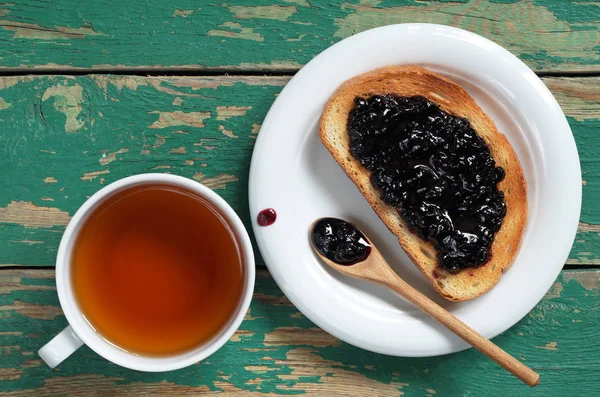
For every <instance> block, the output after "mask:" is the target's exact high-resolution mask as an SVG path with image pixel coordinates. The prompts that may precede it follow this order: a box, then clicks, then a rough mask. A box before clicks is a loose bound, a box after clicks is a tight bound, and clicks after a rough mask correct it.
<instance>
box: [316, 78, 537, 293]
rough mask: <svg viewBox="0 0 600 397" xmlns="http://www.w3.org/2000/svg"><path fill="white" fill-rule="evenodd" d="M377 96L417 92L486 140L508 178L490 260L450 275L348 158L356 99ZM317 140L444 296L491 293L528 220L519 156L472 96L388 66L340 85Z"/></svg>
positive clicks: (503, 186) (503, 185) (444, 81)
mask: <svg viewBox="0 0 600 397" xmlns="http://www.w3.org/2000/svg"><path fill="white" fill-rule="evenodd" d="M377 94H396V95H400V96H414V95H420V96H423V97H425V98H427V99H429V100H430V101H432V102H434V103H436V104H438V105H439V106H440V107H441V109H442V110H444V111H445V112H447V113H450V114H453V115H456V116H459V117H464V118H466V119H468V120H469V122H470V123H471V126H472V127H473V128H474V129H475V131H476V132H477V133H478V134H479V135H480V136H481V137H482V138H483V139H484V140H485V141H486V143H487V144H488V146H489V148H490V151H491V154H492V157H493V158H494V160H495V161H496V164H497V165H498V166H500V167H502V168H504V170H505V172H506V176H505V178H504V180H503V181H502V182H500V183H499V184H498V189H499V190H500V191H502V192H503V193H504V197H505V201H506V216H505V217H504V220H503V222H502V225H501V227H500V230H499V231H498V232H497V233H496V235H495V238H494V241H493V243H492V246H491V255H490V259H489V262H487V263H486V264H485V265H483V266H481V267H479V268H468V269H465V270H463V271H461V272H459V273H456V274H451V273H449V272H446V271H444V270H443V269H442V268H440V267H438V261H437V252H436V250H435V248H434V247H433V245H432V244H431V243H430V242H428V241H426V240H423V239H422V238H421V237H419V236H418V235H417V234H415V233H413V232H412V231H411V230H410V228H409V226H408V224H407V223H406V222H405V221H404V220H403V219H402V217H401V216H400V214H399V213H398V211H397V210H396V209H394V208H393V207H391V206H389V205H387V204H385V203H384V202H383V201H382V200H381V199H380V198H379V192H378V191H377V190H375V188H374V187H373V186H372V185H371V182H370V179H369V178H370V172H369V171H368V170H367V169H365V168H363V167H362V166H361V165H360V163H359V162H358V161H357V160H356V159H355V158H354V157H352V154H351V152H350V142H349V141H350V139H349V136H348V130H347V124H348V114H349V112H350V111H351V110H352V109H353V108H354V100H355V98H356V97H359V96H361V97H369V96H372V95H377ZM319 133H320V137H321V141H322V142H323V144H324V145H325V147H327V149H328V150H329V152H330V153H331V154H332V155H333V157H334V158H335V159H336V161H337V162H338V163H339V164H340V165H341V167H342V168H343V169H344V172H345V173H346V175H347V176H348V177H349V178H350V179H352V181H353V182H354V183H355V184H356V186H357V187H358V188H359V189H360V191H361V192H362V194H363V196H364V197H365V198H366V199H367V201H368V202H369V204H370V205H371V207H372V208H373V210H375V212H376V213H377V215H379V217H380V218H381V220H382V221H383V222H384V223H385V224H386V226H387V227H388V229H389V230H390V231H391V232H392V233H394V234H395V235H396V236H397V237H398V240H399V242H400V245H401V246H402V248H403V249H404V251H406V253H407V254H408V256H409V257H410V258H411V259H412V261H413V262H414V263H415V265H417V267H418V268H419V269H420V270H421V271H422V272H423V274H424V275H425V277H427V278H428V279H429V280H430V281H431V283H432V284H433V286H434V287H435V289H436V290H437V291H438V292H439V293H440V294H441V295H442V296H443V297H444V298H446V299H449V300H452V301H463V300H468V299H472V298H475V297H477V296H480V295H481V294H483V293H485V292H487V291H489V290H490V289H491V288H492V287H493V286H494V285H495V284H496V283H497V282H498V281H499V279H500V276H501V275H502V274H503V273H504V272H505V271H506V270H507V269H508V268H509V267H510V266H511V264H512V262H513V261H514V259H515V257H516V255H517V252H518V250H519V245H520V243H521V239H522V236H523V232H524V229H525V224H526V222H527V184H526V181H525V177H524V176H523V169H522V168H521V164H520V163H519V159H518V158H517V155H516V154H515V152H514V150H513V148H512V147H511V146H510V144H509V143H508V140H507V139H506V137H505V136H504V135H502V134H501V133H500V132H498V130H497V129H496V126H495V125H494V122H493V121H492V120H491V119H490V118H489V117H488V116H487V115H486V114H485V113H484V112H483V111H482V110H481V108H480V107H479V106H477V103H475V100H474V99H473V98H472V97H471V96H470V95H469V94H468V93H467V92H466V91H465V90H464V89H463V88H462V87H461V86H459V85H458V84H456V83H454V82H452V81H451V80H449V79H447V78H445V77H443V76H441V75H439V74H437V73H434V72H431V71H429V70H427V69H424V68H421V67H415V66H391V67H385V68H381V69H377V70H373V71H371V72H368V73H365V74H362V75H360V76H356V77H354V78H352V79H350V80H348V81H346V82H345V83H343V84H342V85H341V86H340V87H339V88H338V89H337V91H336V92H335V93H334V94H333V96H332V97H331V98H330V99H329V102H328V103H327V105H326V106H325V111H324V112H323V115H322V117H321V122H320V130H319Z"/></svg>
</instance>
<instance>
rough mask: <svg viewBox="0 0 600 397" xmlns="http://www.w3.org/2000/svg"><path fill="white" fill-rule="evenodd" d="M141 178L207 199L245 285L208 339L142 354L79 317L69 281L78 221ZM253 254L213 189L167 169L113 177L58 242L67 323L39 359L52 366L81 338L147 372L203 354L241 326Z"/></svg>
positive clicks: (195, 359) (58, 279)
mask: <svg viewBox="0 0 600 397" xmlns="http://www.w3.org/2000/svg"><path fill="white" fill-rule="evenodd" d="M144 184H161V185H171V186H176V187H180V188H183V189H186V190H189V191H191V192H194V193H196V194H198V195H199V196H200V197H202V198H204V199H205V200H207V201H208V202H209V203H210V204H212V205H213V206H214V207H215V208H216V209H217V210H218V211H219V213H220V214H221V215H222V216H223V218H224V219H225V220H226V221H227V222H228V224H229V226H230V228H231V230H232V231H233V233H234V235H235V238H236V239H237V242H238V245H239V247H240V252H241V259H242V262H243V263H242V266H243V269H244V272H243V273H244V291H242V293H241V294H240V299H239V302H238V306H237V309H236V310H235V311H234V312H233V313H232V315H231V317H230V319H229V322H228V323H227V325H226V326H224V327H223V329H221V331H220V332H219V333H218V334H217V335H215V336H214V337H213V338H212V339H210V340H208V341H206V342H205V343H204V344H202V345H200V346H198V347H196V348H194V349H193V350H190V351H187V352H184V353H180V354H176V355H172V356H156V357H152V356H141V355H137V354H134V353H129V352H127V351H125V350H123V349H120V348H119V347H117V346H115V345H113V344H111V343H109V342H108V341H106V340H105V339H104V338H103V337H102V336H100V335H99V334H98V333H97V332H96V331H94V329H93V328H92V327H91V326H90V324H89V323H88V322H87V320H86V319H85V318H84V316H83V314H82V312H81V309H80V308H79V306H78V304H77V301H76V299H75V296H74V294H73V285H72V281H71V254H72V251H73V246H74V243H75V240H76V238H77V235H78V233H79V231H80V230H81V226H82V225H83V223H84V222H85V221H86V219H87V217H88V215H89V214H91V213H92V212H93V211H94V209H95V208H96V207H97V206H98V205H100V204H101V203H102V202H104V200H106V199H108V198H109V197H111V196H112V195H113V194H115V193H117V192H119V191H121V190H123V189H128V188H131V187H132V186H139V185H144ZM254 277H255V269H254V254H253V251H252V244H251V243H250V238H249V237H248V232H247V231H246V229H245V228H244V225H243V224H242V221H241V220H240V218H239V217H238V216H237V214H236V213H235V212H234V211H233V209H232V208H231V207H230V206H229V205H228V204H227V203H226V202H225V200H223V199H222V198H221V197H220V196H219V195H218V194H216V193H214V192H213V191H212V190H210V189H209V188H207V187H206V186H204V185H202V184H200V183H198V182H195V181H193V180H191V179H187V178H184V177H181V176H175V175H169V174H141V175H135V176H131V177H128V178H124V179H121V180H119V181H117V182H114V183H112V184H110V185H108V186H106V187H105V188H103V189H101V190H100V191H98V192H97V193H96V194H94V195H93V196H92V197H90V198H89V199H88V200H87V201H86V202H85V203H84V204H83V205H82V206H81V208H79V210H78V211H77V212H76V213H75V216H73V218H72V219H71V222H70V223H69V225H68V226H67V229H66V230H65V233H64V235H63V237H62V240H61V242H60V247H59V249H58V256H57V258H56V288H57V290H58V297H59V299H60V304H61V306H62V309H63V311H64V313H65V316H66V317H67V320H68V321H69V326H67V328H65V329H64V330H63V331H62V332H61V333H60V334H58V335H57V336H55V337H54V338H53V339H52V340H51V341H50V342H48V343H47V344H46V345H45V346H44V347H42V348H41V349H40V350H39V355H40V357H42V358H43V359H44V361H45V362H46V363H47V364H48V365H49V366H50V367H51V368H54V367H56V366H57V365H58V364H60V363H61V362H62V361H63V360H65V359H66V358H67V357H69V356H70V355H71V354H72V353H73V352H74V351H75V350H77V349H78V348H79V347H81V346H82V345H83V344H84V343H85V344H86V345H88V346H89V347H90V348H91V349H92V350H94V351H95V352H96V353H98V354H99V355H101V356H102V357H104V358H106V359H107V360H109V361H112V362H113V363H115V364H118V365H120V366H122V367H126V368H131V369H135V370H138V371H147V372H162V371H171V370H175V369H179V368H183V367H187V366H189V365H192V364H194V363H196V362H198V361H201V360H203V359H205V358H206V357H208V356H210V355H211V354H212V353H214V352H215V351H216V350H217V349H219V348H220V347H221V346H223V345H224V344H225V343H226V342H227V341H228V340H229V338H231V336H232V335H233V333H234V332H235V331H236V330H237V328H238V327H239V326H240V324H241V322H242V320H243V318H244V315H245V314H246V312H247V310H248V307H249V306H250V300H251V299H252V292H253V290H254Z"/></svg>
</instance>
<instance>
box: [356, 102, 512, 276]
mask: <svg viewBox="0 0 600 397" xmlns="http://www.w3.org/2000/svg"><path fill="white" fill-rule="evenodd" d="M348 134H349V138H350V150H351V152H352V156H353V157H354V158H355V159H357V160H358V161H359V162H360V164H361V165H362V166H363V167H365V168H366V169H367V170H369V171H370V174H371V176H370V178H371V184H372V185H373V187H375V189H376V190H378V191H379V193H380V197H381V199H382V200H383V201H384V202H385V203H386V204H388V205H391V206H393V207H395V208H396V209H397V210H398V212H399V213H400V215H401V216H402V218H403V219H404V220H405V221H406V223H407V224H408V225H409V226H410V227H411V229H412V230H413V232H416V233H417V234H418V235H419V236H421V237H422V238H423V239H425V240H428V241H430V242H431V243H432V244H433V246H434V247H435V249H436V251H437V254H438V255H437V258H438V266H439V267H441V268H442V269H445V270H447V271H448V272H450V273H458V272H460V271H461V270H463V269H465V268H469V267H479V266H482V265H484V264H485V263H486V262H487V261H488V260H489V258H490V248H491V246H492V242H493V239H494V235H495V233H496V232H498V230H499V229H500V225H501V223H502V220H503V219H504V216H505V215H506V203H505V201H504V194H503V193H502V192H501V191H499V190H498V188H497V186H496V185H497V183H498V182H500V181H502V180H503V179H504V175H505V174H504V169H503V168H501V167H497V166H496V162H495V161H494V159H493V158H492V155H491V153H490V149H489V147H488V145H487V144H486V142H485V141H484V140H483V138H481V137H480V136H479V135H477V133H476V132H475V130H474V129H473V127H472V126H471V124H470V123H469V121H468V120H467V119H464V118H461V117H457V116H454V115H451V114H449V113H446V112H444V111H443V110H441V109H440V108H439V106H437V105H436V104H435V103H433V102H431V101H429V100H428V99H426V98H424V97H421V96H412V97H402V96H397V95H373V96H370V97H365V98H363V97H357V98H356V99H355V107H354V108H353V109H352V111H351V112H350V114H349V116H348Z"/></svg>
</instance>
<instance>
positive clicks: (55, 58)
mask: <svg viewBox="0 0 600 397" xmlns="http://www.w3.org/2000/svg"><path fill="white" fill-rule="evenodd" d="M254 3H255V5H252V6H248V5H247V2H245V1H243V0H232V1H228V2H213V3H207V2H200V3H198V2H196V1H191V0H176V1H173V2H151V3H148V2H146V1H142V0H133V1H126V2H122V3H119V6H118V7H115V5H114V3H112V2H110V1H108V0H100V1H93V2H79V1H76V0H58V1H54V0H52V1H51V0H22V1H19V2H6V3H3V4H2V5H0V54H1V55H0V59H1V62H0V63H1V64H2V69H4V70H22V69H39V70H56V69H63V70H73V69H76V68H83V69H90V68H93V69H95V70H96V71H110V70H115V69H137V70H145V69H148V68H157V69H159V70H160V69H164V68H170V70H174V69H189V68H193V69H196V70H222V69H227V70H232V69H237V70H243V71H249V70H253V71H257V70H258V71H264V70H287V71H294V70H297V69H298V68H299V67H300V66H302V65H303V64H305V63H306V62H308V61H309V60H310V59H311V58H312V57H314V56H315V55H316V54H318V53H319V52H321V51H322V50H324V49H325V48H327V47H329V46H330V45H331V44H333V43H335V42H337V41H339V40H341V39H343V38H345V37H348V36H351V35H353V34H355V33H358V32H361V31H364V30H367V29H370V28H373V27H377V26H381V25H386V24H394V23H406V22H428V23H439V24H445V25H451V26H457V27H461V28H464V29H467V30H470V31H473V32H476V33H479V34H481V35H483V36H485V37H488V38H490V39H491V40H493V41H495V42H497V43H499V44H501V45H503V46H505V47H506V48H508V49H509V50H510V51H512V52H513V53H514V54H515V55H517V56H518V57H520V58H521V59H523V60H524V61H525V62H526V63H528V64H529V65H530V66H531V67H532V68H533V69H534V70H537V71H596V72H597V71H600V32H599V27H600V12H598V5H599V3H598V2H597V1H581V0H572V1H562V0H550V1H545V2H539V1H533V2H532V1H528V0H520V1H518V0H517V1H494V0H469V1H460V2H445V1H444V2H440V1H433V0H431V1H428V0H425V1H424V0H419V1H417V0H405V1H402V2H392V1H388V0H363V1H360V2H357V1H341V0H334V1H328V2H317V3H312V2H309V1H306V0H275V1H266V0H263V1H256V2H254ZM398 3H400V4H398Z"/></svg>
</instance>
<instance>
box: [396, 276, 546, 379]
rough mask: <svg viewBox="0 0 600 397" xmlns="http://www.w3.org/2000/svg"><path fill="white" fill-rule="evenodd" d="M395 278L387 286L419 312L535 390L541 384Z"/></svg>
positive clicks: (523, 367)
mask: <svg viewBox="0 0 600 397" xmlns="http://www.w3.org/2000/svg"><path fill="white" fill-rule="evenodd" d="M394 276H395V277H393V278H388V279H387V282H386V283H385V284H386V286H387V287H389V288H391V289H392V290H394V291H395V292H396V293H398V294H399V295H400V296H402V297H403V298H405V299H407V300H409V301H410V302H412V303H413V304H414V305H415V306H417V307H418V308H419V309H421V310H422V311H424V312H425V313H427V314H428V315H430V316H431V317H433V318H434V319H435V320H437V321H439V322H440V323H442V324H444V325H445V326H446V327H447V328H448V329H449V330H450V331H452V332H454V333H455V334H456V335H458V336H460V337H461V338H462V339H463V340H465V341H466V342H467V343H469V344H470V345H471V346H473V347H474V348H475V349H477V350H479V351H480V352H482V353H483V354H485V355H486V356H488V357H489V358H491V359H492V360H494V361H495V362H496V363H498V364H499V365H500V366H502V368H504V369H506V370H507V371H508V372H510V373H511V374H513V375H514V376H516V377H517V378H519V379H521V380H522V381H523V382H524V383H526V384H527V385H529V386H531V387H534V386H537V385H538V384H539V383H540V375H539V374H537V373H536V372H535V371H533V370H532V369H531V368H529V367H528V366H526V365H525V364H523V363H522V362H520V361H519V360H517V359H516V358H514V357H513V356H511V355H510V354H508V353H507V352H505V351H504V350H502V349H501V348H499V347H498V346H496V345H495V344H494V343H492V342H491V341H490V340H489V339H486V338H484V337H483V336H482V335H480V334H479V333H478V332H477V331H475V330H474V329H473V328H471V327H469V326H468V325H467V324H465V323H463V322H462V321H460V320H459V319H458V318H457V317H455V316H454V315H452V314H451V313H450V312H448V311H446V310H445V309H443V308H442V307H441V306H439V305H438V304H437V303H435V302H434V301H432V300H431V299H429V298H428V297H426V296H425V295H423V294H422V293H421V292H419V291H418V290H416V289H415V288H413V287H412V286H411V285H410V284H408V283H406V281H404V280H402V279H401V278H400V277H398V276H397V275H396V274H395V273H394Z"/></svg>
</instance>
